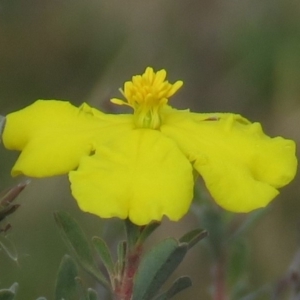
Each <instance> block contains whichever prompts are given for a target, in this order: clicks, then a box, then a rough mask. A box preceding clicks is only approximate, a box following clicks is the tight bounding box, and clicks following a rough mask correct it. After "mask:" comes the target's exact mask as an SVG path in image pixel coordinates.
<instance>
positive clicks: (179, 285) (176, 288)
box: [155, 276, 192, 300]
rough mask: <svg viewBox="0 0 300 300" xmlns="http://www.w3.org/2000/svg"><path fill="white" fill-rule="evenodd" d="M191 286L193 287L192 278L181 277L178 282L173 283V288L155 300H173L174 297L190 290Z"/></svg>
mask: <svg viewBox="0 0 300 300" xmlns="http://www.w3.org/2000/svg"><path fill="white" fill-rule="evenodd" d="M190 286H192V280H191V278H190V277H188V276H183V277H179V278H178V279H176V281H174V282H173V284H172V286H171V288H170V289H169V290H168V291H167V292H165V293H163V294H161V295H159V296H158V297H157V298H155V300H168V299H171V298H172V297H173V296H175V295H176V294H178V293H180V292H181V291H183V290H185V289H187V288H189V287H190Z"/></svg>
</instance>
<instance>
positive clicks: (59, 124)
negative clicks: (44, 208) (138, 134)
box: [3, 100, 132, 177]
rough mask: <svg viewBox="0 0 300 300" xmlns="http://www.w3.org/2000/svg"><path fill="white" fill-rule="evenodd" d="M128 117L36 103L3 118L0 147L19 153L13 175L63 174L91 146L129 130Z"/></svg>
mask: <svg viewBox="0 0 300 300" xmlns="http://www.w3.org/2000/svg"><path fill="white" fill-rule="evenodd" d="M131 128H132V120H131V116H129V115H128V116H124V115H121V116H112V115H105V114H103V113H101V112H100V111H97V110H96V109H94V108H91V107H89V106H88V105H87V104H83V105H82V106H81V107H80V108H77V107H75V106H73V105H71V104H70V103H69V102H66V101H56V100H38V101H36V102H35V103H33V104H32V105H30V106H28V107H26V108H24V109H22V110H20V111H17V112H14V113H11V114H9V115H8V116H7V118H6V125H5V128H4V132H3V143H4V145H5V147H6V148H8V149H12V150H19V151H22V153H21V154H20V156H19V158H18V160H17V162H16V164H15V165H14V167H13V169H12V174H13V175H18V174H25V175H27V176H32V177H45V176H52V175H58V174H64V173H67V172H69V171H70V170H73V169H74V168H76V167H77V166H78V162H79V159H80V158H81V157H82V156H83V155H88V154H90V153H91V152H92V151H94V144H95V143H96V142H97V143H98V144H99V143H101V142H103V143H105V142H106V141H107V140H110V139H112V138H115V134H117V135H118V134H122V133H123V132H124V131H128V130H131Z"/></svg>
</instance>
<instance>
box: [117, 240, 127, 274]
mask: <svg viewBox="0 0 300 300" xmlns="http://www.w3.org/2000/svg"><path fill="white" fill-rule="evenodd" d="M126 253H127V242H126V241H121V242H119V244H118V261H117V264H116V273H118V274H119V275H120V276H121V275H122V274H123V271H124V267H125V257H126Z"/></svg>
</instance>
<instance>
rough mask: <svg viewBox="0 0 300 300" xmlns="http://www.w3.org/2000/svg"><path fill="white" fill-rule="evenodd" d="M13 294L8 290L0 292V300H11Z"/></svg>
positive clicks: (13, 296)
mask: <svg viewBox="0 0 300 300" xmlns="http://www.w3.org/2000/svg"><path fill="white" fill-rule="evenodd" d="M14 298H15V293H14V292H12V291H10V290H0V300H13V299H14Z"/></svg>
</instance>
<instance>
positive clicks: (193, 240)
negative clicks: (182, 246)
mask: <svg viewBox="0 0 300 300" xmlns="http://www.w3.org/2000/svg"><path fill="white" fill-rule="evenodd" d="M207 236H208V232H207V231H206V230H203V229H194V230H192V231H190V232H188V233H186V234H185V235H184V236H182V237H181V238H180V239H179V242H180V243H187V244H188V248H189V249H191V248H192V247H194V246H195V245H196V244H197V243H198V242H200V241H201V240H202V239H204V238H205V237H207Z"/></svg>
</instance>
